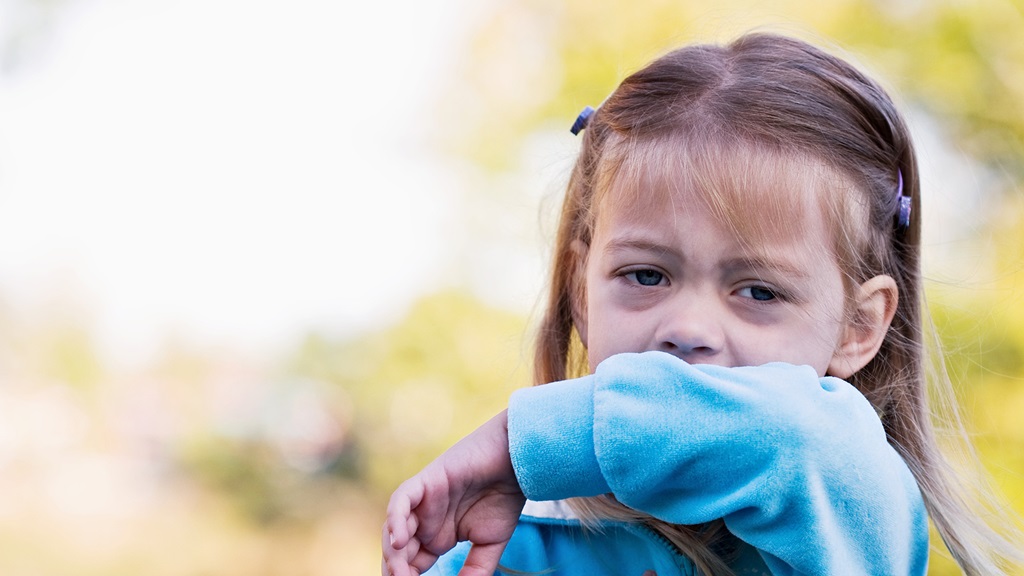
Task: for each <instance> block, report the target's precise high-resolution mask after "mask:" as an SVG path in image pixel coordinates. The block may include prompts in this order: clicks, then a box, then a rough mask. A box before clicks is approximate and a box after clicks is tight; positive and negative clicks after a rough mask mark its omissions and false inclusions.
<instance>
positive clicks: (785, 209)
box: [597, 127, 861, 260]
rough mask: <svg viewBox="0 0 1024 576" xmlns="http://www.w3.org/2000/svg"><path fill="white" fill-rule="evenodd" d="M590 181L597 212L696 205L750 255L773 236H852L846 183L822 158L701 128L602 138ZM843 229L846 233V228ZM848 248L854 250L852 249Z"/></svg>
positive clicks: (843, 239) (839, 239)
mask: <svg viewBox="0 0 1024 576" xmlns="http://www.w3.org/2000/svg"><path fill="white" fill-rule="evenodd" d="M602 160H603V162H602V163H603V164H604V166H602V170H599V171H598V172H599V174H601V177H600V179H599V181H598V182H597V191H598V198H597V201H598V204H597V205H598V206H600V205H601V204H600V203H603V202H612V203H614V206H615V207H616V208H617V209H619V210H625V211H626V213H627V214H628V213H630V212H631V211H632V212H636V213H637V215H639V213H640V212H641V211H643V210H645V209H650V207H651V206H659V207H664V208H665V209H669V210H672V209H675V208H677V206H678V203H680V202H700V203H701V207H702V208H703V209H705V210H706V211H707V212H708V213H709V214H710V215H711V216H712V217H713V218H715V219H716V220H717V221H719V222H721V223H723V224H724V225H725V226H726V227H727V228H728V229H731V230H732V231H733V233H734V234H735V236H736V238H737V239H738V241H739V242H740V243H741V244H742V245H743V246H746V247H749V248H750V249H751V250H752V251H754V250H755V247H758V246H765V245H770V244H771V243H772V242H773V241H775V240H778V239H780V238H786V239H789V238H793V237H799V236H801V235H803V234H804V233H805V232H806V231H807V230H809V229H813V228H818V227H825V228H826V230H829V231H830V233H829V234H830V236H832V237H833V242H832V245H831V246H827V247H824V248H827V249H829V250H830V251H832V252H834V253H835V255H836V257H837V258H839V259H840V260H844V259H845V258H844V255H843V254H839V253H838V247H839V246H841V245H842V244H843V243H848V242H850V241H851V240H854V239H853V238H850V236H851V235H856V227H853V226H846V225H844V223H846V222H849V221H850V218H849V216H850V210H851V207H850V206H847V203H848V202H849V199H850V198H857V197H860V196H861V195H860V194H850V193H849V188H850V187H851V186H853V184H852V183H851V182H850V181H849V179H848V178H845V177H843V176H842V175H841V174H840V173H839V172H838V171H837V170H835V169H834V168H832V167H831V166H830V165H828V164H827V163H826V162H825V161H824V160H823V159H821V158H819V157H816V156H814V155H812V154H807V153H801V152H800V151H795V150H793V149H788V148H784V147H782V146H779V145H772V144H767V143H762V142H755V141H752V140H751V139H744V138H742V137H739V136H736V135H732V134H726V133H723V132H722V131H720V130H717V131H716V130H713V129H711V128H708V127H705V129H704V130H702V131H701V133H700V134H694V131H690V133H689V134H678V133H677V134H671V135H668V136H662V137H656V138H646V139H641V138H633V139H627V138H623V137H621V136H620V137H617V138H609V141H608V143H607V148H606V150H605V155H604V158H603V159H602ZM848 228H849V230H847V229H848ZM859 244H860V243H859V242H855V245H859Z"/></svg>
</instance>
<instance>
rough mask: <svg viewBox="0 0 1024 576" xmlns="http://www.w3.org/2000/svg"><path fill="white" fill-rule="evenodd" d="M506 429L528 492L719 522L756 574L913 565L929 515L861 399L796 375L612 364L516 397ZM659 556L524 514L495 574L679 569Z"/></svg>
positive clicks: (644, 536) (920, 555)
mask: <svg viewBox="0 0 1024 576" xmlns="http://www.w3.org/2000/svg"><path fill="white" fill-rule="evenodd" d="M508 429H509V451H510V454H511V457H512V464H513V466H514V468H515V472H516V476H517V478H518V480H519V483H520V485H521V487H522V489H523V493H524V494H525V495H526V496H527V498H529V499H531V500H534V501H545V500H558V499H562V498H568V497H573V496H593V495H597V494H604V493H611V494H614V495H615V497H616V498H617V499H618V500H619V501H620V502H622V503H624V504H626V505H627V506H630V507H632V508H634V509H636V510H640V511H643V512H646V513H648V514H650V515H652V516H654V517H657V518H659V519H662V520H665V521H668V522H672V523H677V524H700V523H704V522H709V521H711V520H715V519H718V518H723V519H724V520H725V523H726V526H727V527H728V528H729V530H730V531H731V532H732V533H733V534H735V535H736V536H737V537H738V538H739V539H740V540H742V541H743V542H744V543H745V544H746V545H749V547H751V549H754V550H756V551H757V553H758V554H757V555H759V556H760V559H759V560H760V561H757V560H758V559H757V558H756V557H754V558H753V559H752V558H751V556H752V555H751V554H749V553H742V554H741V558H740V563H741V564H742V566H736V568H737V572H738V573H745V572H748V571H753V572H755V573H756V572H757V568H756V566H757V565H762V566H764V567H766V568H767V569H768V570H770V572H771V573H772V574H776V575H787V574H821V575H837V574H839V575H841V574H886V575H890V574H892V575H903V574H911V575H917V574H924V573H925V571H926V566H927V555H928V520H927V515H926V513H925V509H924V504H923V501H922V498H921V494H920V491H919V490H918V487H917V484H916V482H915V481H914V478H913V476H912V475H911V473H910V471H909V469H908V468H907V466H906V464H905V463H904V462H903V460H902V459H901V458H900V457H899V455H898V454H897V453H896V451H895V450H893V448H892V447H891V446H890V445H889V444H888V443H887V442H886V438H885V433H884V431H883V429H882V425H881V422H880V421H879V419H878V417H877V415H876V414H875V412H874V410H873V409H872V408H871V406H870V404H869V403H868V402H867V400H866V399H865V398H864V397H863V396H862V395H861V394H860V393H859V392H858V391H857V390H856V389H854V388H853V386H851V385H850V384H849V383H847V382H844V381H842V380H839V379H836V378H829V377H826V378H818V376H817V374H816V373H815V372H814V370H813V369H812V368H810V367H806V366H792V365H788V364H781V363H776V364H767V365H764V366H759V367H745V368H722V367H717V366H707V365H697V366H694V365H690V364H687V363H685V362H683V361H682V360H679V359H677V358H675V357H673V356H671V355H668V354H664V353H660V352H646V353H643V354H621V355H617V356H613V357H611V358H609V359H607V360H605V361H604V362H602V363H601V364H600V366H598V368H597V370H596V371H595V373H594V374H592V375H590V376H586V377H583V378H578V379H574V380H567V381H564V382H556V383H552V384H547V385H544V386H537V387H533V388H528V389H523V390H519V391H516V392H515V393H514V394H513V395H512V398H511V401H510V403H509V411H508ZM609 534H611V536H610V537H609ZM665 548H666V544H665V543H664V541H662V540H661V539H660V538H659V537H658V536H656V535H655V534H654V533H652V532H650V531H649V530H646V529H645V528H643V527H640V526H630V525H624V524H621V523H612V524H609V526H608V527H607V528H606V531H605V532H604V533H603V534H600V533H599V534H593V533H589V532H588V531H586V530H584V529H583V528H582V527H581V526H580V525H579V523H578V522H575V521H573V520H571V519H566V518H557V519H551V518H539V517H537V516H532V515H529V514H524V516H523V517H522V518H521V520H520V525H519V528H517V530H516V534H515V535H514V536H513V538H512V541H510V543H509V547H508V549H507V550H506V553H505V555H504V556H503V558H502V564H503V565H504V566H506V567H508V568H513V569H517V570H544V569H553V570H554V572H553V573H554V574H588V575H593V574H626V575H627V576H630V575H632V572H633V571H635V570H639V571H638V572H637V573H636V574H635V575H632V576H641V574H642V573H643V570H648V569H654V570H655V571H656V572H657V574H658V576H666V574H689V573H692V571H693V567H692V564H689V562H688V561H687V560H686V559H684V558H682V557H680V556H678V554H675V556H673V551H672V550H671V547H669V548H668V550H666V549H665ZM465 552H466V546H465V545H460V546H459V547H457V548H456V550H453V551H452V552H451V553H450V554H448V555H446V556H444V557H442V559H441V560H440V561H439V562H438V565H437V566H435V572H432V573H436V574H455V573H456V572H457V571H458V568H459V567H460V566H461V559H463V558H464V557H465ZM741 552H744V550H743V549H741ZM747 552H749V550H748V551H747ZM595 559H596V562H597V566H595V565H594V562H592V561H593V560H595ZM762 562H763V564H762ZM655 566H657V568H655ZM602 567H603V568H602Z"/></svg>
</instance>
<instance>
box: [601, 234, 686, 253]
mask: <svg viewBox="0 0 1024 576" xmlns="http://www.w3.org/2000/svg"><path fill="white" fill-rule="evenodd" d="M626 250H641V251H646V252H658V253H663V254H664V253H669V252H673V250H672V248H671V247H670V246H668V245H666V244H664V243H661V242H657V241H655V240H652V239H650V238H646V237H644V236H643V235H624V236H622V237H619V238H613V239H612V240H610V241H609V242H608V243H607V244H605V246H604V250H603V251H604V253H605V254H614V253H616V252H624V251H626Z"/></svg>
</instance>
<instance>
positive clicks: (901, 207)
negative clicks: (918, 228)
mask: <svg viewBox="0 0 1024 576" xmlns="http://www.w3.org/2000/svg"><path fill="white" fill-rule="evenodd" d="M896 177H897V178H898V179H899V185H898V186H897V188H896V225H897V227H898V228H899V229H900V230H906V229H907V228H909V227H910V196H904V195H903V171H902V170H897V171H896Z"/></svg>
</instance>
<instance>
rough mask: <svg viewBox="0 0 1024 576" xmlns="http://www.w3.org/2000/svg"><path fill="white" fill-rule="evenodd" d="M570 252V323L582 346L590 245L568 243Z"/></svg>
mask: <svg viewBox="0 0 1024 576" xmlns="http://www.w3.org/2000/svg"><path fill="white" fill-rule="evenodd" d="M569 250H570V251H571V252H572V266H573V271H572V282H571V285H570V286H569V300H570V301H571V302H570V303H571V305H572V323H573V325H575V326H576V332H577V333H579V335H580V341H581V342H583V347H584V348H586V347H587V290H586V286H587V281H586V280H587V253H588V251H589V250H590V246H589V245H588V244H587V243H586V242H584V241H582V240H580V239H578V238H577V239H576V240H573V241H572V243H571V244H569Z"/></svg>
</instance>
